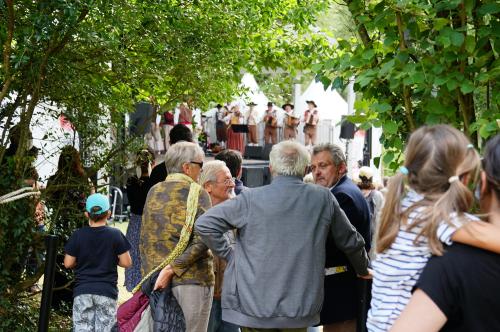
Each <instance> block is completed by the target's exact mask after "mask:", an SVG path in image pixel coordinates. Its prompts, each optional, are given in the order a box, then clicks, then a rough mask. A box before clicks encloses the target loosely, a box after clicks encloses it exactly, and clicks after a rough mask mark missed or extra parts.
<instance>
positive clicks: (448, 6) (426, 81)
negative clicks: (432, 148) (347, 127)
mask: <svg viewBox="0 0 500 332" xmlns="http://www.w3.org/2000/svg"><path fill="white" fill-rule="evenodd" d="M345 5H346V6H347V8H348V9H349V11H350V14H351V16H352V20H353V26H354V27H356V30H357V38H344V39H343V38H338V40H337V42H338V43H337V45H336V50H335V56H334V57H333V58H331V59H329V60H327V61H323V62H320V63H318V64H316V65H315V66H314V69H315V70H316V72H317V73H318V77H319V79H321V81H323V83H325V86H328V85H330V84H332V85H333V87H335V88H342V87H343V86H344V85H345V84H346V83H347V82H348V80H349V79H350V78H351V77H355V79H356V81H355V90H356V91H357V92H358V93H359V95H360V96H361V98H360V99H359V100H358V102H357V103H356V105H355V108H356V113H355V115H353V116H352V117H351V119H352V120H353V121H355V122H357V123H362V125H363V126H364V127H370V126H372V125H373V126H375V127H382V128H383V137H382V140H383V143H384V146H385V148H386V154H385V156H384V161H385V162H386V163H387V164H389V163H391V162H393V165H392V166H394V167H395V166H396V165H397V162H396V160H397V157H398V156H399V154H400V152H401V150H402V148H403V143H404V141H405V140H406V138H407V136H408V133H409V132H411V131H412V130H414V129H415V128H417V127H418V126H420V125H423V124H435V123H448V124H451V125H453V126H455V127H457V128H461V129H463V130H464V132H465V133H466V134H467V135H469V136H470V137H471V139H472V140H473V141H475V142H477V141H478V138H479V137H480V138H482V139H485V138H487V137H489V136H491V135H493V134H494V133H495V132H497V131H498V125H497V123H496V121H495V120H496V119H498V118H499V117H500V110H499V105H500V93H499V88H498V82H497V79H498V77H499V75H500V66H499V65H500V60H499V57H498V56H499V53H500V42H499V31H500V20H499V19H500V4H498V2H497V1H489V0H486V1H479V0H476V1H475V0H452V1H449V0H432V1H421V0H404V1H371V0H370V1H359V0H346V1H345Z"/></svg>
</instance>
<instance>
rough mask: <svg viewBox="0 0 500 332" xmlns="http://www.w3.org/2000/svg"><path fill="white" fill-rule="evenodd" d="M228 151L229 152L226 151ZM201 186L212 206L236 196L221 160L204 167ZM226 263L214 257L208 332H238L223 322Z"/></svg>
mask: <svg viewBox="0 0 500 332" xmlns="http://www.w3.org/2000/svg"><path fill="white" fill-rule="evenodd" d="M225 151H228V150H225ZM200 184H201V185H202V186H203V188H204V189H205V190H206V191H207V192H208V194H209V195H210V198H211V199H212V205H213V206H215V205H218V204H219V203H222V202H224V201H226V200H228V199H230V198H231V197H233V196H234V192H233V189H234V186H235V183H234V180H233V178H232V174H231V171H230V170H229V168H228V167H227V166H226V164H225V163H224V162H223V161H221V160H212V161H209V162H207V163H206V164H205V165H204V166H203V170H202V173H201V176H200ZM225 236H226V239H227V240H228V242H229V243H234V233H233V231H232V230H231V231H228V232H227V233H226V234H225ZM225 269H226V261H225V260H224V259H222V258H220V257H218V256H215V257H214V272H215V287H214V300H213V302H212V311H211V312H210V320H209V322H208V329H207V332H238V326H236V325H234V324H231V323H228V322H225V321H223V320H222V307H221V295H222V285H223V281H224V270H225Z"/></svg>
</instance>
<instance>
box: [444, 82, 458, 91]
mask: <svg viewBox="0 0 500 332" xmlns="http://www.w3.org/2000/svg"><path fill="white" fill-rule="evenodd" d="M446 87H447V88H448V90H449V91H453V90H455V89H456V88H457V87H458V82H457V81H456V80H454V79H451V80H449V81H448V82H447V83H446Z"/></svg>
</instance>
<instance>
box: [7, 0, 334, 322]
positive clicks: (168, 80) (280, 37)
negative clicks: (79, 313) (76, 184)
mask: <svg viewBox="0 0 500 332" xmlns="http://www.w3.org/2000/svg"><path fill="white" fill-rule="evenodd" d="M326 2H327V1H326V0H321V1H318V0H302V1H300V2H299V1H296V0H280V1H278V0H272V1H269V0H265V1H264V0H248V1H228V0H206V1H205V0H204V1H199V0H161V1H160V0H149V1H144V0H116V1H103V0H76V1H65V0H53V1H28V0H20V1H13V0H0V44H1V45H2V51H1V52H2V57H1V61H0V125H1V126H2V131H1V132H2V134H1V137H0V165H2V171H1V172H0V173H1V174H2V177H3V180H5V181H4V183H2V193H4V192H9V191H12V190H15V189H18V188H19V187H20V186H23V182H22V181H23V179H25V174H24V168H25V167H24V165H25V164H24V162H22V160H24V159H23V155H24V154H26V152H27V151H26V149H18V151H17V154H16V156H15V158H13V159H11V158H10V157H9V158H7V157H6V156H5V150H6V147H7V145H8V136H7V133H8V130H9V128H10V127H11V125H12V120H13V119H15V118H19V119H20V124H21V139H20V146H25V145H26V144H25V143H26V141H27V140H28V128H29V126H32V125H33V124H34V123H33V121H34V120H33V114H34V110H35V107H36V106H37V105H39V104H40V103H41V102H45V103H49V104H52V105H53V106H54V108H55V109H56V110H52V111H51V110H47V112H52V113H53V115H54V116H58V115H59V114H58V113H59V112H60V111H59V110H64V113H66V114H67V115H68V116H69V118H70V120H71V121H72V123H73V124H74V125H75V127H76V129H77V130H78V132H79V134H80V138H81V141H82V149H81V150H80V151H81V152H82V153H83V154H86V153H88V152H89V150H91V149H93V148H94V147H95V145H97V142H99V141H102V140H105V138H103V137H105V136H104V133H106V132H109V131H110V129H111V128H113V129H114V130H115V132H119V131H120V126H122V127H123V123H122V121H123V116H122V115H123V113H125V112H128V111H129V110H131V109H132V106H133V103H134V102H135V101H136V100H139V99H145V98H148V97H149V96H150V95H153V96H155V97H156V100H157V101H158V103H159V104H160V105H161V106H163V107H166V108H171V107H173V106H174V105H175V104H176V103H177V102H178V101H180V100H183V99H184V100H187V99H189V100H190V101H192V102H193V103H194V104H195V105H196V106H198V107H204V106H208V104H209V103H210V102H211V101H223V100H228V99H230V98H231V97H232V96H233V94H234V91H235V89H236V87H237V85H238V83H239V81H240V78H241V74H242V71H243V70H247V71H252V72H259V71H260V69H262V68H269V69H274V68H278V67H280V68H293V67H294V66H297V65H298V64H302V66H303V67H307V66H306V64H307V63H308V62H310V61H311V59H310V58H311V55H312V52H314V50H315V47H316V46H315V45H318V43H316V42H315V40H316V39H317V38H316V37H314V36H313V35H312V34H311V32H310V31H309V26H310V25H311V23H312V22H314V17H315V15H316V14H317V13H318V12H319V11H321V10H322V9H323V8H325V6H326ZM262 45H264V47H262ZM114 136H115V137H118V136H119V134H117V133H115V134H114ZM122 138H124V137H122ZM129 141H130V140H128V139H127V138H124V139H123V140H122V141H119V142H118V143H117V144H115V145H113V147H112V149H111V150H109V151H105V153H104V154H103V155H100V156H96V157H95V158H94V159H93V160H92V161H93V162H94V171H95V170H97V169H99V168H101V167H104V166H107V165H109V164H110V161H112V160H113V158H115V157H116V156H117V155H119V152H120V151H123V150H124V149H125V147H126V146H127V144H126V143H128V142H129ZM5 159H9V160H10V161H9V163H7V162H4V160H5ZM2 163H3V164H2ZM7 164H8V165H9V168H8V169H9V172H11V171H12V173H9V174H12V177H9V178H8V177H4V174H6V173H4V171H5V170H6V169H7V168H6V167H7V166H5V165H7ZM8 179H10V180H8ZM27 203H29V204H27ZM30 204H31V203H30V202H28V201H19V202H18V203H16V204H12V205H10V206H9V208H8V209H6V208H3V207H2V210H1V212H0V218H1V220H0V224H1V230H0V243H1V244H2V245H3V247H2V249H3V250H1V252H0V299H2V301H3V302H2V303H0V316H2V319H1V320H2V322H3V323H2V324H3V325H2V328H3V329H8V326H9V324H11V323H12V324H14V325H15V323H16V321H15V318H14V319H13V320H6V319H5V320H4V319H3V318H4V317H6V316H7V315H10V316H11V317H15V315H11V314H9V312H10V311H9V310H10V309H12V307H14V306H12V304H15V303H16V298H17V297H18V294H19V292H20V291H21V290H22V289H23V288H25V286H26V285H27V283H28V282H29V280H28V279H27V277H26V275H25V273H24V272H23V271H22V268H21V269H17V270H15V271H17V272H15V273H13V272H12V271H13V270H12V269H10V268H9V266H10V265H8V264H6V263H5V262H7V261H8V260H11V261H12V264H11V263H9V264H11V265H16V264H17V265H20V266H22V264H23V262H24V259H25V257H26V252H27V251H28V250H29V248H30V246H38V245H39V244H40V242H36V241H35V240H36V239H35V240H33V239H34V238H35V236H34V234H35V233H34V231H33V228H34V227H32V226H33V225H34V223H31V222H29V220H31V216H32V213H33V209H32V207H31V205H32V204H31V205H30ZM28 205H29V206H30V208H29V209H28V208H26V207H27V206H28ZM23 206H24V207H25V208H24V209H23ZM20 212H22V213H20ZM66 231H67V232H68V233H71V232H72V231H73V230H72V229H67V230H66ZM12 234H14V236H12ZM35 242H36V243H35ZM9 262H10V261H9ZM9 303H10V307H9V305H8V304H9ZM23 329H24V328H23Z"/></svg>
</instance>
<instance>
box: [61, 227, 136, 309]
mask: <svg viewBox="0 0 500 332" xmlns="http://www.w3.org/2000/svg"><path fill="white" fill-rule="evenodd" d="M64 250H65V251H66V253H67V254H68V255H70V256H73V257H76V268H75V287H74V289H73V296H74V297H76V296H78V295H82V294H94V295H102V296H107V297H110V298H112V299H117V297H118V288H117V286H116V283H117V281H118V273H117V271H116V266H117V265H118V256H119V255H121V254H124V253H125V252H127V251H128V250H130V243H129V242H128V240H127V239H126V238H125V236H124V235H123V234H122V232H120V230H118V229H116V228H111V227H108V226H101V227H84V228H80V229H77V230H76V231H75V232H74V233H73V235H71V237H70V238H69V240H68V243H66V245H65V247H64Z"/></svg>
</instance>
